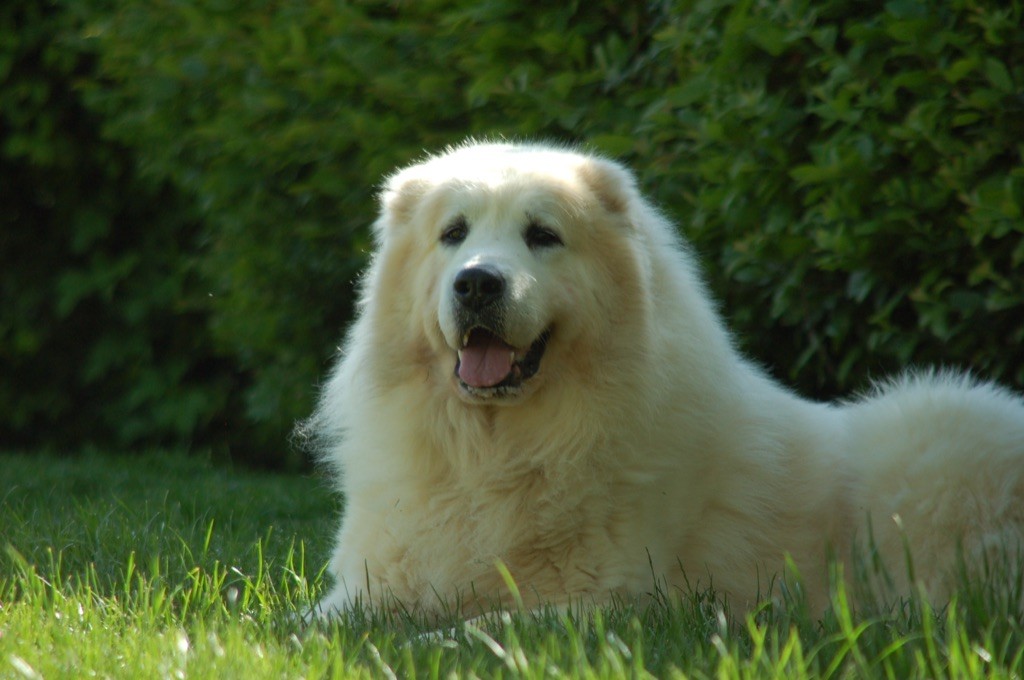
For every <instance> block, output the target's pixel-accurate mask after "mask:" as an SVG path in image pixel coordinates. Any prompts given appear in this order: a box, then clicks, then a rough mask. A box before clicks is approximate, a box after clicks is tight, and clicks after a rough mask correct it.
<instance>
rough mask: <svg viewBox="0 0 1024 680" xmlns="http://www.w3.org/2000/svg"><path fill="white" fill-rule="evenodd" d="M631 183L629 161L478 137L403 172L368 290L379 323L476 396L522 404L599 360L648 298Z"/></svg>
mask: <svg viewBox="0 0 1024 680" xmlns="http://www.w3.org/2000/svg"><path fill="white" fill-rule="evenodd" d="M634 193H635V188H634V186H633V181H632V178H631V177H630V176H629V175H628V173H626V172H625V171H624V170H622V169H621V168H620V167H619V166H617V165H615V164H613V163H611V162H608V161H605V160H602V159H598V158H594V157H592V156H587V155H583V154H578V153H574V152H567V151H562V150H552V149H549V148H546V147H530V146H517V145H507V144H486V145H470V146H466V147H461V148H459V149H455V150H452V151H449V152H448V153H446V154H443V155H441V156H437V157H434V158H431V159H428V160H427V161H425V162H423V163H420V164H418V165H414V166H412V167H410V168H407V169H405V170H403V171H400V172H399V173H397V174H396V175H395V176H393V177H392V178H391V179H390V181H389V182H388V184H387V186H386V188H385V191H384V194H383V211H382V216H381V219H380V220H378V223H377V237H378V241H379V247H380V252H379V255H378V265H379V267H378V268H379V270H380V271H378V273H377V281H374V282H370V283H369V286H368V291H367V292H368V293H371V294H373V295H374V296H376V298H377V299H375V300H373V303H372V304H373V305H374V306H378V307H379V306H382V305H383V306H385V310H383V311H380V312H378V316H379V317H380V321H381V323H380V324H378V328H377V332H378V333H379V334H382V335H386V334H388V333H391V334H399V335H403V336H406V337H407V339H408V340H413V339H414V337H413V336H415V338H418V339H419V340H421V342H418V343H414V344H416V346H417V348H418V349H417V350H413V351H409V350H396V351H402V352H404V353H406V354H410V355H412V356H416V357H418V358H419V360H421V361H427V362H429V363H430V364H432V367H431V370H430V371H429V373H430V374H431V375H432V376H434V377H436V376H439V375H442V376H443V379H444V380H445V381H446V382H447V383H448V384H449V385H451V387H452V388H454V389H455V391H456V392H457V393H458V395H459V396H460V397H461V398H462V399H463V400H464V401H466V402H469V403H492V404H511V403H516V402H518V401H520V400H521V399H522V398H525V397H526V396H528V395H529V394H531V393H533V392H534V391H535V390H537V389H539V388H540V387H541V386H542V385H543V384H544V383H545V381H547V380H551V379H554V380H557V379H560V374H562V373H563V372H564V371H565V370H567V369H569V368H571V367H573V366H576V367H578V366H579V365H580V363H581V361H582V360H583V359H585V358H586V359H587V360H589V361H599V360H600V351H601V347H602V343H607V342H608V338H607V337H606V336H607V335H608V333H609V329H610V328H611V326H614V325H615V324H616V317H623V316H624V315H626V316H628V313H629V312H628V310H629V308H630V307H631V306H635V304H637V303H636V301H635V300H633V301H629V300H628V299H626V298H629V297H630V296H631V295H636V294H637V290H636V288H637V286H639V285H640V283H639V278H640V277H639V275H638V272H637V267H638V263H637V262H636V256H635V253H634V252H633V251H634V250H635V249H634V248H632V247H631V246H630V244H629V239H630V238H632V237H633V232H634V230H633V229H632V226H631V222H630V219H629V215H628V213H629V211H628V207H629V204H630V201H631V200H632V197H633V195H634ZM631 289H632V290H631ZM410 322H412V323H413V326H410V325H409V323H410ZM583 353H586V354H588V355H590V356H588V357H583V356H582V354H583ZM393 359H394V361H396V362H397V361H403V360H404V358H403V357H393ZM561 377H564V376H561Z"/></svg>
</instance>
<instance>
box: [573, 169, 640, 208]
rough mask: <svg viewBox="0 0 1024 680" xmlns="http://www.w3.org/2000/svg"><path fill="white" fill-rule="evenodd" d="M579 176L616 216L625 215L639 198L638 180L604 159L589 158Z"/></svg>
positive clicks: (602, 203)
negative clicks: (636, 198)
mask: <svg viewBox="0 0 1024 680" xmlns="http://www.w3.org/2000/svg"><path fill="white" fill-rule="evenodd" d="M579 175H580V178H581V179H582V180H583V183H584V184H586V185H587V186H588V187H589V188H590V189H591V190H592V191H593V192H594V193H595V194H596V195H597V199H598V200H599V201H600V202H601V206H602V207H603V208H604V209H605V210H607V211H608V212H610V213H612V214H615V215H624V214H626V213H627V212H628V211H629V207H630V205H631V204H632V203H633V200H634V199H635V197H636V196H637V188H636V180H635V179H634V178H633V174H632V173H631V172H629V171H628V170H626V169H625V168H624V167H622V166H621V165H619V164H618V163H615V162H613V161H610V160H607V159H604V158H588V159H587V161H586V162H585V163H583V164H582V165H581V166H580V167H579Z"/></svg>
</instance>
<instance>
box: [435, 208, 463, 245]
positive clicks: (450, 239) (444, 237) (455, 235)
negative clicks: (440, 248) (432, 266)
mask: <svg viewBox="0 0 1024 680" xmlns="http://www.w3.org/2000/svg"><path fill="white" fill-rule="evenodd" d="M467 234H469V225H468V224H466V218H465V217H463V216H462V215H459V216H458V217H456V218H455V219H454V220H452V223H451V224H449V225H448V226H447V227H445V230H444V231H442V232H441V239H440V240H441V243H443V244H444V245H446V246H457V245H459V244H460V243H462V242H463V241H465V240H466V235H467Z"/></svg>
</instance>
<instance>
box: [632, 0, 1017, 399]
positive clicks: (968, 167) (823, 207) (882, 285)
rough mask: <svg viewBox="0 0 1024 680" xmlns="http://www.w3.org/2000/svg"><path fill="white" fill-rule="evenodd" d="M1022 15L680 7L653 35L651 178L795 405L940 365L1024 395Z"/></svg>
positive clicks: (947, 7) (1013, 9)
mask: <svg viewBox="0 0 1024 680" xmlns="http://www.w3.org/2000/svg"><path fill="white" fill-rule="evenodd" d="M1022 14H1024V4H1022V3H1021V2H1009V3H1002V2H975V1H973V0H964V1H954V2H942V3H932V2H923V1H922V2H918V1H916V0H894V1H892V2H888V3H885V4H884V5H865V4H863V3H856V2H848V1H846V0H836V1H831V2H802V1H793V2H789V1H786V2H754V3H748V2H741V3H727V2H715V3H694V4H693V6H692V7H690V8H689V11H687V12H685V13H681V14H680V15H679V16H677V17H675V18H673V19H672V20H671V21H670V22H669V23H668V25H667V26H666V27H665V28H664V29H663V30H662V31H661V32H660V33H659V34H658V36H657V41H656V45H655V50H656V51H659V53H661V54H663V55H665V57H666V59H665V61H664V62H663V63H662V65H661V68H662V69H663V71H664V72H665V74H666V75H665V79H664V80H665V81H666V82H667V81H669V80H671V81H672V86H671V87H666V88H665V91H664V93H663V94H662V95H660V96H658V97H657V98H656V99H652V100H651V102H650V104H649V106H648V109H647V112H646V114H645V116H644V119H643V121H642V122H641V124H640V125H641V127H642V129H644V130H647V131H649V132H648V134H647V135H646V137H647V138H648V139H650V140H652V141H653V142H654V144H655V145H656V147H657V148H656V150H655V151H654V152H653V153H651V154H649V157H650V158H651V159H652V160H653V163H652V164H651V166H652V168H653V170H652V172H650V173H649V174H650V175H651V176H652V179H653V181H654V182H655V183H656V184H660V191H659V193H660V194H661V195H662V196H665V197H667V198H669V200H670V201H671V196H672V195H677V196H685V197H686V200H685V202H680V201H679V200H676V201H674V202H673V203H674V206H675V207H676V209H677V211H678V214H680V215H681V216H682V218H683V224H684V225H685V230H686V231H688V232H689V233H690V234H691V236H692V237H693V238H694V239H696V240H697V241H698V242H699V243H700V244H701V245H702V247H703V249H704V250H705V251H706V252H708V253H711V254H713V255H715V256H717V264H718V266H719V268H720V270H719V271H717V272H714V275H715V278H716V280H717V283H718V287H719V289H720V290H723V291H725V293H726V295H725V297H726V298H727V301H728V304H727V306H726V308H727V309H728V310H729V312H730V314H731V315H732V316H733V321H734V322H735V325H737V326H738V327H739V328H740V329H741V330H742V335H743V337H744V338H746V339H747V341H748V342H749V343H750V346H751V348H752V350H753V352H754V353H755V354H756V355H757V356H759V357H761V358H762V359H764V360H766V361H767V362H768V363H769V364H770V365H771V366H772V367H773V368H774V369H775V370H777V371H778V372H779V373H781V374H783V375H785V376H787V377H789V378H791V379H794V380H797V381H798V382H799V383H800V384H801V385H802V386H803V387H804V388H805V390H808V391H811V392H816V393H825V394H832V393H835V392H837V391H842V390H845V389H847V388H849V387H851V386H856V385H861V384H863V382H864V380H865V378H866V376H868V375H872V374H873V375H877V374H880V373H883V372H889V371H892V370H897V369H899V368H901V367H904V366H906V365H908V364H911V363H913V364H921V363H936V364H943V363H954V362H955V363H959V364H963V365H966V366H969V367H971V368H972V369H973V370H975V371H976V372H978V373H980V374H983V375H986V376H990V377H998V378H1002V379H1003V380H1006V381H1010V382H1012V383H1015V384H1016V385H1017V386H1021V385H1024V353H1022V350H1021V348H1022V347H1024V310H1022V305H1024V277H1022V276H1021V265H1022V263H1024V238H1022V235H1024V216H1022V207H1024V165H1022V161H1021V153H1022V148H1024V147H1021V143H1020V140H1021V139H1022V138H1024V94H1022V93H1024V29H1022V28H1021V26H1022ZM673 71H674V75H672V72H673Z"/></svg>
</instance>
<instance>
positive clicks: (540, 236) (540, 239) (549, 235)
mask: <svg viewBox="0 0 1024 680" xmlns="http://www.w3.org/2000/svg"><path fill="white" fill-rule="evenodd" d="M524 238H525V239H526V245H528V246H529V247H530V248H554V247H555V246H560V245H564V244H563V243H562V239H561V238H560V237H559V236H558V234H556V233H555V232H554V231H553V230H551V229H549V228H548V227H545V226H544V225H543V224H539V223H537V222H530V225H529V226H528V227H526V234H525V235H524Z"/></svg>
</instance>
